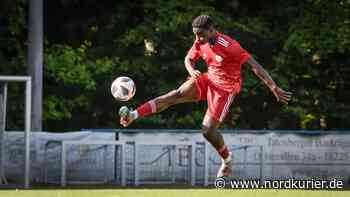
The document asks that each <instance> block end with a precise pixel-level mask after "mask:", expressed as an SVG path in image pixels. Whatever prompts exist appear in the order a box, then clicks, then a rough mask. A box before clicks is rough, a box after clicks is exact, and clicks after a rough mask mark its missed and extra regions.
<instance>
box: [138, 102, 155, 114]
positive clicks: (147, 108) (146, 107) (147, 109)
mask: <svg viewBox="0 0 350 197" xmlns="http://www.w3.org/2000/svg"><path fill="white" fill-rule="evenodd" d="M136 110H137V113H138V114H139V117H141V118H142V117H145V116H147V115H150V114H152V113H155V112H156V111H157V106H156V103H155V102H154V101H153V100H150V101H148V102H146V103H144V104H142V105H141V106H140V107H138V108H137V109H136Z"/></svg>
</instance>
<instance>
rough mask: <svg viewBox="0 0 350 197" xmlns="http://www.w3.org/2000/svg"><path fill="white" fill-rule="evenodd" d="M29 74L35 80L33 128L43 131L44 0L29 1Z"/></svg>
mask: <svg viewBox="0 0 350 197" xmlns="http://www.w3.org/2000/svg"><path fill="white" fill-rule="evenodd" d="M28 75H30V76H32V81H33V90H32V92H33V100H32V102H33V103H32V105H33V111H32V121H33V122H32V130H33V131H42V87H43V0H30V1H29V22H28Z"/></svg>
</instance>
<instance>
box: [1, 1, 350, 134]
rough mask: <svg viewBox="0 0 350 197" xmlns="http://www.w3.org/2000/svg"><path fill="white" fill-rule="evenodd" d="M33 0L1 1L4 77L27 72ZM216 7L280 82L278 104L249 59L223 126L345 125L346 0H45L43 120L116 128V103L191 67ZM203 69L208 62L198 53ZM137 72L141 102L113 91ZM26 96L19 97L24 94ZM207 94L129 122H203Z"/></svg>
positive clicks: (152, 91)
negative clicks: (199, 27) (203, 22)
mask: <svg viewBox="0 0 350 197" xmlns="http://www.w3.org/2000/svg"><path fill="white" fill-rule="evenodd" d="M27 10H28V2H27V1H26V0H2V1H0V75H26V73H27V67H26V56H27V51H26V50H27V45H26V40H27V29H28V26H27V14H28V13H27ZM199 14H209V15H211V16H212V17H213V18H214V19H215V21H216V25H217V29H218V30H219V31H221V32H223V33H225V34H227V35H230V36H232V37H233V38H234V39H236V40H238V41H239V42H240V43H241V45H242V46H243V47H244V48H245V49H246V50H248V51H249V52H250V53H251V54H253V56H254V57H255V58H256V59H257V60H258V61H259V62H260V63H261V64H262V65H263V66H264V67H265V68H266V69H267V71H268V72H269V73H270V74H271V75H272V77H273V79H274V80H275V81H276V82H277V83H278V84H279V85H280V86H281V87H282V88H284V89H286V90H288V91H291V92H293V93H294V95H293V99H292V101H291V102H290V104H289V105H288V106H283V105H282V104H280V103H277V102H276V100H275V98H274V96H273V95H272V94H271V93H270V91H269V90H268V89H267V88H266V87H265V86H264V85H263V83H262V82H260V80H259V79H258V78H257V77H256V76H255V75H254V74H253V73H252V72H251V71H250V70H249V69H247V68H243V72H242V74H243V77H244V83H243V88H242V92H241V94H240V95H239V96H238V97H236V99H235V101H234V104H233V106H232V107H231V111H230V114H229V115H228V117H227V118H226V121H225V122H224V124H223V126H222V127H221V128H237V129H317V130H319V129H325V130H326V129H346V128H349V126H350V121H349V120H348V118H349V117H350V105H349V103H350V93H349V84H350V82H349V80H350V68H349V66H350V56H349V55H350V54H349V52H350V1H349V0H332V1H326V0H299V1H295V0H283V1H282V0H245V1H243V0H229V1H227V0H176V1H164V0H152V1H151V0H149V1H147V0H143V1H142V0H137V1H128V0H119V1H114V0H104V1H98V0H49V1H44V33H45V43H44V71H43V72H44V79H43V80H44V90H43V91H44V92H43V94H44V98H43V104H44V106H43V110H44V111H43V121H44V122H43V128H44V130H47V131H68V130H77V129H81V128H120V126H119V124H118V122H119V120H118V116H117V111H118V109H119V107H120V106H122V105H125V104H126V105H128V106H132V107H133V108H135V107H137V105H139V104H141V103H143V102H145V101H147V100H148V99H151V98H153V97H155V96H156V95H161V94H164V93H166V92H168V91H169V90H172V89H174V88H177V87H178V86H179V85H180V84H181V83H183V82H184V81H185V80H186V78H187V76H188V74H187V71H186V69H185V67H184V64H183V60H184V56H185V55H186V52H187V50H188V49H189V47H190V46H191V45H192V42H193V40H194V35H193V33H192V30H191V22H192V19H193V18H194V17H195V16H197V15H199ZM198 66H199V68H200V69H201V70H202V71H205V65H204V64H203V62H201V63H199V65H198ZM121 75H126V76H129V77H131V78H132V79H133V80H134V81H135V83H136V85H137V91H136V95H135V97H134V99H132V100H131V101H129V102H126V103H121V102H117V101H115V100H114V99H113V98H112V96H111V94H110V84H111V82H112V81H113V79H114V78H116V77H118V76H121ZM9 94H10V95H9V106H8V115H9V117H8V119H9V121H8V127H10V128H12V129H16V128H21V127H22V125H23V117H22V113H21V112H22V111H23V104H21V99H23V94H24V93H23V88H22V87H21V86H10V92H9ZM21 95H22V96H21ZM205 110H206V103H205V102H204V103H197V104H193V103H192V104H180V105H177V106H174V107H171V108H170V109H168V110H166V111H165V112H163V113H160V114H157V115H154V116H151V117H149V118H145V119H140V120H138V121H137V122H135V123H134V124H132V125H131V128H193V129H195V128H200V125H201V121H202V118H203V115H204V113H205Z"/></svg>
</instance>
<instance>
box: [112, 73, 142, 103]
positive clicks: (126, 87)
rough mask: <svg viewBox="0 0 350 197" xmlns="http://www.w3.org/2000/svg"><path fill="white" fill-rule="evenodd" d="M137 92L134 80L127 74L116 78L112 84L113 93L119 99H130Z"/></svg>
mask: <svg viewBox="0 0 350 197" xmlns="http://www.w3.org/2000/svg"><path fill="white" fill-rule="evenodd" d="M135 92H136V86H135V83H134V81H133V80H132V79H131V78H129V77H125V76H121V77H118V78H116V79H115V80H114V81H113V83H112V85H111V93H112V95H113V97H114V98H115V99H117V100H118V101H128V100H130V99H131V98H132V97H133V96H134V95H135Z"/></svg>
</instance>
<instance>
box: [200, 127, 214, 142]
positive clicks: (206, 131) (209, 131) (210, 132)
mask: <svg viewBox="0 0 350 197" xmlns="http://www.w3.org/2000/svg"><path fill="white" fill-rule="evenodd" d="M213 132H215V130H214V129H213V128H210V127H207V126H205V125H202V134H203V136H204V137H205V138H206V139H208V138H210V136H211V135H213Z"/></svg>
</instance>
